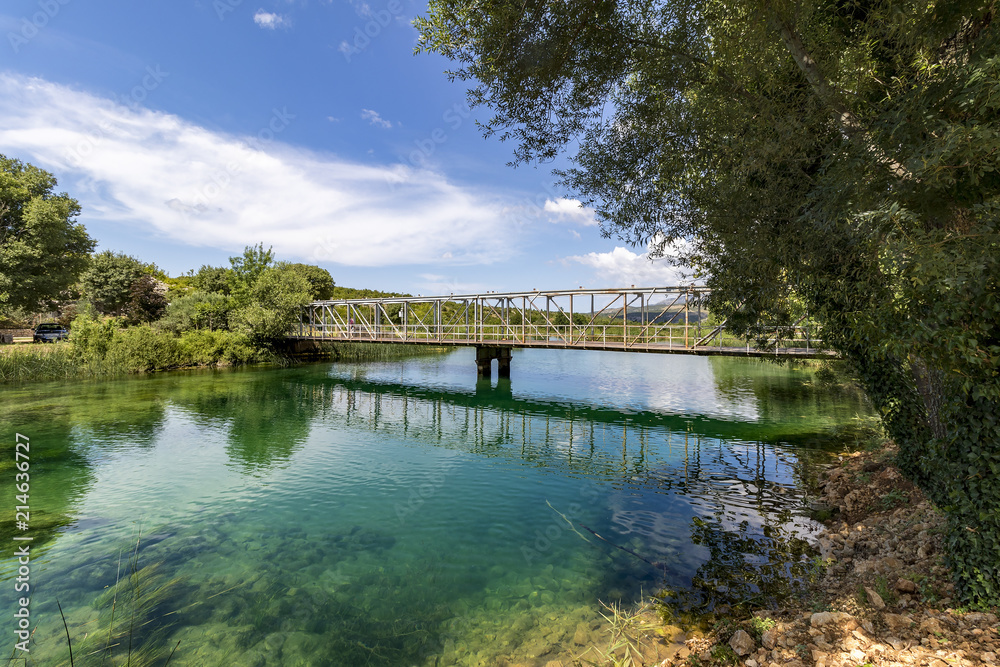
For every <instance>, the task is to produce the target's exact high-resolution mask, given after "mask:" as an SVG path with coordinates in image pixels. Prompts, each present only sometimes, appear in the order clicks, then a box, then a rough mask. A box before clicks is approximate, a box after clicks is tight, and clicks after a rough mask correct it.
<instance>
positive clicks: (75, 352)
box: [0, 326, 441, 384]
mask: <svg viewBox="0 0 1000 667" xmlns="http://www.w3.org/2000/svg"><path fill="white" fill-rule="evenodd" d="M440 352H441V349H440V348H429V347H427V346H419V345H386V344H379V343H332V342H331V343H323V344H322V345H321V346H318V347H317V348H315V349H311V350H310V351H309V353H308V354H303V355H299V354H296V353H295V352H294V351H292V350H288V349H285V348H284V347H283V346H281V345H270V344H266V343H255V342H253V341H251V340H249V339H247V338H246V337H244V336H241V335H239V334H236V333H233V332H229V331H206V330H196V331H188V332H184V333H183V334H181V335H179V336H177V335H174V334H171V333H169V332H163V331H155V330H153V329H151V328H150V327H148V326H139V327H131V328H127V329H116V328H113V327H107V326H103V327H99V328H98V327H94V328H93V330H91V331H88V332H86V333H85V334H84V335H83V336H80V337H78V338H77V339H76V340H70V341H67V342H59V343H54V344H48V345H41V344H17V345H3V346H0V384H9V383H26V382H42V381H46V380H70V379H76V378H94V377H116V376H122V375H134V374H141V373H153V372H161V371H170V370H183V369H188V368H208V367H227V366H245V365H252V364H273V365H277V366H287V365H289V364H291V363H296V362H298V361H320V360H331V361H387V360H390V359H401V358H405V357H410V356H414V355H419V354H438V353H440Z"/></svg>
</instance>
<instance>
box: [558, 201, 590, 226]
mask: <svg viewBox="0 0 1000 667" xmlns="http://www.w3.org/2000/svg"><path fill="white" fill-rule="evenodd" d="M545 211H546V212H547V213H552V214H554V215H555V216H556V217H557V218H560V219H569V220H571V221H573V222H575V223H577V224H580V225H586V226H591V225H596V224H597V218H596V217H594V209H592V208H587V207H586V206H584V205H583V204H582V203H581V202H580V201H578V200H576V199H566V198H564V197H559V198H558V199H554V200H553V199H547V200H546V201H545Z"/></svg>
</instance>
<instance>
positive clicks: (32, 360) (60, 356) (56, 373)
mask: <svg viewBox="0 0 1000 667" xmlns="http://www.w3.org/2000/svg"><path fill="white" fill-rule="evenodd" d="M79 376H80V364H79V361H78V360H77V359H76V356H75V355H74V353H73V350H72V348H70V346H69V344H68V343H59V344H57V345H56V346H55V347H54V348H52V347H45V346H42V347H41V349H39V346H32V347H11V348H8V349H4V350H0V382H28V381H31V380H60V379H67V378H73V377H79Z"/></svg>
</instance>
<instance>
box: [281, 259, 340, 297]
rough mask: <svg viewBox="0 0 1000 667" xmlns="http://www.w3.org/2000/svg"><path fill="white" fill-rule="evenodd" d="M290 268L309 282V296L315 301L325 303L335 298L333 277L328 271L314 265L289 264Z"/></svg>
mask: <svg viewBox="0 0 1000 667" xmlns="http://www.w3.org/2000/svg"><path fill="white" fill-rule="evenodd" d="M288 268H289V270H291V271H294V272H295V273H297V274H299V275H300V276H302V277H303V278H305V279H306V281H308V283H309V295H310V298H311V299H312V300H313V301H325V300H326V299H330V298H332V297H333V288H334V282H333V276H331V275H330V272H329V271H327V270H326V269H323V268H320V267H318V266H315V265H313V264H288Z"/></svg>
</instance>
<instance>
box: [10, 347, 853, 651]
mask: <svg viewBox="0 0 1000 667" xmlns="http://www.w3.org/2000/svg"><path fill="white" fill-rule="evenodd" d="M512 369H513V371H512V378H511V380H510V382H506V381H502V380H501V381H497V380H493V381H492V382H487V381H482V380H480V381H478V382H477V380H476V375H475V363H474V352H473V350H471V349H459V350H455V351H452V352H448V353H441V354H432V355H426V356H418V357H413V358H409V359H405V360H401V361H392V362H379V363H353V364H343V363H340V364H338V363H317V364H307V365H299V366H294V367H290V368H253V369H241V370H230V369H225V370H210V371H193V372H176V373H164V374H155V375H149V376H142V377H129V378H123V379H118V380H111V381H102V382H80V381H74V382H54V383H42V384H37V385H30V386H22V387H7V388H4V389H3V390H2V394H0V425H2V427H3V431H2V432H3V433H4V437H5V438H7V439H8V440H9V441H10V445H9V446H8V447H6V448H5V451H6V452H7V454H6V455H5V459H4V461H3V462H2V466H0V468H2V472H0V474H2V475H3V477H4V482H3V484H4V486H3V488H5V489H11V491H10V492H9V493H5V494H4V497H5V498H6V499H7V501H6V502H7V503H8V504H9V505H10V507H9V508H4V523H3V528H4V531H3V532H4V534H3V542H4V544H6V545H8V546H7V547H5V549H7V551H6V552H5V557H4V560H3V569H2V571H0V575H2V578H3V583H2V586H0V590H3V591H5V593H4V594H3V595H2V596H0V613H3V618H5V619H8V620H6V621H4V622H3V624H4V625H5V626H10V630H9V631H8V630H7V629H6V628H5V629H3V631H2V636H4V637H5V641H6V642H8V643H9V644H10V645H11V647H13V644H14V642H15V641H16V639H15V638H14V637H15V635H14V631H15V622H14V621H12V620H11V619H12V618H13V614H14V613H15V611H16V610H17V609H18V606H17V598H18V595H20V594H18V593H15V592H14V586H15V583H16V577H17V576H18V567H19V564H18V562H17V560H16V559H15V558H13V557H11V554H13V553H14V551H15V548H16V547H17V546H18V545H24V544H29V545H30V554H31V556H30V563H29V567H30V582H29V583H30V600H31V601H30V605H29V612H30V618H31V621H30V626H31V628H32V629H34V636H33V638H32V640H31V644H30V648H31V652H30V655H21V657H29V663H28V664H31V665H57V664H58V665H63V664H65V665H68V664H69V653H68V646H67V641H66V632H67V628H68V631H69V634H70V637H71V640H72V645H73V651H74V657H75V664H76V665H87V664H100V660H99V658H100V657H102V656H103V653H106V652H108V647H109V646H110V647H111V649H110V651H111V653H112V655H113V656H114V657H115V661H114V662H113V664H125V661H126V659H127V656H128V654H129V652H131V653H132V658H131V664H132V665H139V664H159V665H162V664H163V663H164V662H165V660H166V659H167V657H168V656H170V654H171V651H174V653H173V656H172V657H171V658H170V665H178V666H180V665H198V666H202V665H247V666H251V667H252V666H259V665H352V666H354V665H366V664H370V665H401V666H402V665H407V666H409V665H428V666H429V665H479V664H482V665H503V664H515V663H517V664H522V665H536V664H537V665H544V664H546V663H547V662H549V661H551V660H557V659H562V660H566V661H567V662H566V664H569V662H568V660H569V659H570V658H572V657H574V656H578V655H580V654H581V653H582V652H583V651H585V649H586V646H587V644H588V643H590V642H593V643H596V644H597V645H599V646H603V644H602V642H606V637H603V636H602V634H601V632H602V623H603V621H602V618H601V615H600V614H601V612H602V611H605V613H607V612H606V610H605V609H604V608H603V607H602V604H601V603H602V602H603V603H606V604H613V603H623V604H625V605H628V604H630V603H633V602H635V601H636V600H638V599H639V598H640V596H642V595H643V594H649V593H653V592H656V591H658V590H660V589H663V588H664V587H668V588H669V589H670V590H673V591H675V593H676V595H677V596H679V597H680V598H684V599H685V600H687V601H688V602H691V601H694V602H702V603H708V604H712V603H714V602H717V600H715V599H714V598H713V597H712V595H708V596H707V597H706V594H705V592H704V591H706V590H707V591H709V592H711V591H715V592H717V593H722V594H723V595H721V597H720V599H721V598H724V597H726V596H725V595H724V594H725V593H729V594H730V596H729V597H730V598H732V597H733V595H732V594H734V593H735V594H738V595H752V594H755V592H757V591H759V588H760V587H759V585H758V584H759V577H761V576H778V575H780V574H781V573H783V572H787V571H788V567H789V566H788V561H789V560H791V561H795V560H797V559H798V558H799V553H800V551H801V549H800V546H801V545H804V544H805V542H807V541H808V539H809V536H810V535H811V534H812V533H814V532H815V531H816V529H817V527H818V524H815V523H813V522H812V521H811V520H809V519H808V518H807V511H806V509H805V507H804V503H803V497H802V492H801V488H802V481H803V479H804V478H805V477H807V476H808V475H810V474H813V472H814V466H815V464H817V463H821V462H822V461H824V460H826V458H827V456H828V455H827V454H826V451H827V450H829V449H831V448H832V447H833V446H835V443H836V437H835V436H836V434H837V433H838V432H839V431H841V430H843V429H844V428H845V427H849V426H850V425H851V424H852V423H853V422H854V421H855V420H856V419H857V418H858V417H859V416H863V415H865V414H866V408H865V407H864V405H863V403H862V402H861V401H860V399H858V398H857V397H856V396H853V395H851V394H848V393H843V392H837V391H834V390H831V389H825V388H823V387H822V386H821V385H819V384H818V383H817V382H815V381H814V376H813V371H812V370H810V369H809V368H805V367H796V366H787V365H784V366H779V365H776V364H768V363H765V362H762V361H756V360H748V359H733V358H706V357H694V356H672V355H645V354H624V353H613V352H606V353H605V352H579V351H570V350H566V351H557V350H516V351H515V352H514V358H513V364H512ZM15 432H16V433H20V434H22V436H23V437H24V438H25V439H28V440H30V499H28V500H29V504H30V515H31V516H30V522H28V529H27V530H26V531H24V530H21V529H20V528H21V527H19V526H17V524H16V523H15V522H14V521H13V519H14V506H13V505H14V500H13V495H14V492H13V482H14V475H15V474H16V473H17V470H16V469H15V459H14V453H13V447H14V445H13V440H14V437H15V436H14V434H15ZM22 479H23V478H22ZM18 502H20V501H18ZM14 537H31V538H32V539H31V540H30V541H25V540H22V541H18V542H15V541H13V538H14ZM747 544H751V545H754V548H752V549H748V548H747V547H746V545H747ZM10 545H15V546H10ZM740 545H743V546H742V547H741V546H740ZM769 548H773V549H772V550H776V554H777V555H773V554H772V555H773V557H772V558H770V559H769V557H768V553H770V552H769V551H768V549H769ZM743 552H746V553H743ZM734 554H735V555H734ZM734 559H735V560H734ZM782 559H784V560H782ZM806 560H807V558H806V557H805V556H803V557H802V561H803V562H805V561H806ZM744 571H746V572H748V573H751V574H748V575H747V576H746V577H743V579H742V580H740V577H739V576H738V577H736V579H737V580H738V581H735V582H734V581H729V580H726V573H728V574H729V575H732V573H733V572H740V573H742V572H744ZM753 572H757V573H758V574H752V573H753ZM760 572H763V573H764V574H763V575H761V574H759V573H760ZM768 573H770V574H768ZM776 573H777V574H776ZM741 576H742V574H741ZM754 577H757V579H754ZM116 582H117V583H116ZM741 586H742V587H743V588H742V589H741ZM136 589H138V596H136V594H135V590H136ZM57 600H58V602H59V605H61V607H62V611H63V612H64V614H65V618H66V627H64V624H63V622H62V619H61V617H60V613H59V609H58V608H57V604H56V602H57ZM730 602H731V600H730ZM130 643H131V648H130ZM88 654H89V657H87V655H88ZM88 660H89V661H90V662H88ZM104 664H112V661H110V660H108V661H106V662H105V663H104Z"/></svg>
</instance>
